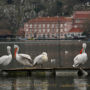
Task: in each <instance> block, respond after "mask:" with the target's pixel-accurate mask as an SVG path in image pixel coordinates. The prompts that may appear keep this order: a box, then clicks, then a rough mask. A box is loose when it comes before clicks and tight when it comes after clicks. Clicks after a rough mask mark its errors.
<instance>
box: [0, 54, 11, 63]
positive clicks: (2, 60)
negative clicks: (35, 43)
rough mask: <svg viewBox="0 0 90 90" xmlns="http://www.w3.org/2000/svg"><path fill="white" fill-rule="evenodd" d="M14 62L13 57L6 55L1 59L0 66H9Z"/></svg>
mask: <svg viewBox="0 0 90 90" xmlns="http://www.w3.org/2000/svg"><path fill="white" fill-rule="evenodd" d="M11 60H12V56H8V55H4V56H1V57H0V64H3V65H8V64H9V63H10V62H11Z"/></svg>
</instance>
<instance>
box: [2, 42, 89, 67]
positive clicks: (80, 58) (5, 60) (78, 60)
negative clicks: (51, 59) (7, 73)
mask: <svg viewBox="0 0 90 90" xmlns="http://www.w3.org/2000/svg"><path fill="white" fill-rule="evenodd" d="M86 46H87V45H86V43H83V44H82V49H81V51H80V53H79V54H78V55H77V56H76V57H75V58H74V60H73V61H74V64H73V67H78V66H80V65H82V64H84V63H86V62H87V59H88V57H87V53H86V52H85V49H86ZM14 49H15V50H14V57H15V58H16V60H17V61H18V62H19V63H21V64H23V65H29V66H36V65H42V64H44V63H45V62H48V55H47V53H46V52H43V53H42V54H40V55H38V56H36V57H35V58H34V60H32V58H31V56H30V55H28V54H20V53H19V46H18V45H14ZM7 52H8V55H3V56H1V57H0V64H2V65H8V64H9V63H10V62H11V61H12V53H11V47H10V46H7Z"/></svg>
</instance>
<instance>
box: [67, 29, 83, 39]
mask: <svg viewBox="0 0 90 90" xmlns="http://www.w3.org/2000/svg"><path fill="white" fill-rule="evenodd" d="M82 33H83V30H82V29H81V28H77V27H76V28H75V27H74V28H72V29H71V30H70V31H69V32H68V33H67V34H66V36H67V38H80V37H82Z"/></svg>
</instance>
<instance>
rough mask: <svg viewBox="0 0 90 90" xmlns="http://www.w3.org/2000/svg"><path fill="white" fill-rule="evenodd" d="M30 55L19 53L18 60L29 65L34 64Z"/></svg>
mask: <svg viewBox="0 0 90 90" xmlns="http://www.w3.org/2000/svg"><path fill="white" fill-rule="evenodd" d="M27 56H29V55H26V54H19V59H17V61H18V62H19V63H21V64H23V65H29V66H32V64H31V63H32V62H31V59H30V58H31V57H29V58H28V57H27Z"/></svg>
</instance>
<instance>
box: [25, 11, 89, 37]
mask: <svg viewBox="0 0 90 90" xmlns="http://www.w3.org/2000/svg"><path fill="white" fill-rule="evenodd" d="M88 19H90V11H75V12H74V13H73V15H72V17H63V16H61V17H59V16H56V17H38V18H35V19H31V20H29V21H28V22H27V23H25V24H24V32H25V38H26V39H31V38H36V39H65V38H67V36H68V35H71V36H77V35H78V36H81V35H82V33H83V32H84V30H83V27H84V23H85V22H86V21H87V20H88Z"/></svg>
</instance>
